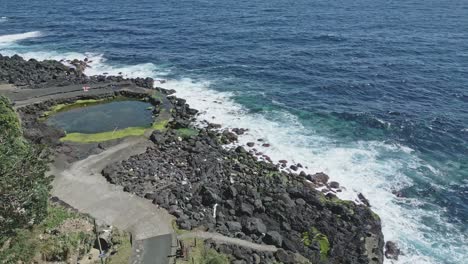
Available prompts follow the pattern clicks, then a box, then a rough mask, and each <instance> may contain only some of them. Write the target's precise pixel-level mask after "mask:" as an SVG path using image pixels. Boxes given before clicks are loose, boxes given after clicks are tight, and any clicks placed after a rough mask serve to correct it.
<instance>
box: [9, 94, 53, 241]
mask: <svg viewBox="0 0 468 264" xmlns="http://www.w3.org/2000/svg"><path fill="white" fill-rule="evenodd" d="M0 131H1V134H0V244H2V242H4V241H5V240H6V239H7V238H8V237H9V236H13V235H15V233H16V232H15V230H16V229H18V228H26V227H30V226H32V225H34V224H37V223H39V222H41V221H42V220H43V219H44V218H45V217H46V214H47V200H48V195H49V189H50V182H51V180H52V179H51V178H50V177H46V175H45V172H46V171H47V162H48V160H47V159H46V158H45V157H46V155H45V151H44V148H43V147H39V146H36V145H32V144H30V143H29V142H27V141H26V140H25V139H24V138H23V133H22V130H21V126H20V122H19V119H18V117H17V115H16V113H15V111H14V110H13V108H12V107H11V103H10V101H9V100H8V99H7V98H5V97H3V96H0Z"/></svg>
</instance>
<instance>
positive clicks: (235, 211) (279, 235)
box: [103, 128, 383, 263]
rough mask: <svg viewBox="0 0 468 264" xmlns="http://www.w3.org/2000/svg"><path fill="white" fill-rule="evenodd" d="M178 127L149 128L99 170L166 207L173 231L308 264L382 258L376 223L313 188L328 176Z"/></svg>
mask: <svg viewBox="0 0 468 264" xmlns="http://www.w3.org/2000/svg"><path fill="white" fill-rule="evenodd" d="M191 129H193V128H191ZM178 130H179V129H168V130H167V131H165V132H160V131H158V132H154V133H153V135H152V137H151V138H152V139H153V141H154V143H155V144H154V145H153V146H149V148H148V150H147V151H146V153H144V154H141V155H138V156H134V157H131V158H130V159H129V160H126V161H123V162H120V163H116V164H113V165H110V166H108V167H106V168H105V169H104V170H103V175H105V177H106V178H107V179H108V180H109V181H110V182H112V183H114V184H118V185H122V186H123V187H124V189H125V190H126V191H128V192H132V193H135V194H137V195H140V196H143V197H145V198H147V199H150V200H152V201H153V203H155V204H158V205H159V206H161V207H164V208H166V209H168V210H169V212H170V213H171V214H173V215H174V216H176V217H177V223H178V225H179V227H180V228H183V229H193V228H202V229H205V230H207V231H213V232H219V233H221V234H224V235H227V236H232V237H237V238H241V239H245V240H248V241H252V242H256V243H265V244H271V245H275V246H277V247H280V248H282V251H280V252H279V253H277V254H275V256H274V257H275V258H276V260H278V261H281V260H284V261H283V262H284V263H294V262H293V261H294V259H295V256H297V255H299V256H302V257H305V258H306V259H308V260H309V261H311V262H312V263H381V262H382V261H383V252H382V248H383V236H382V233H381V227H380V220H379V219H378V218H376V217H375V216H374V214H373V213H372V212H371V210H370V209H369V208H368V207H367V206H365V205H357V204H355V203H353V202H348V201H342V200H339V199H338V198H337V197H336V196H334V195H332V194H328V195H327V196H325V195H323V194H322V193H321V192H319V191H316V190H315V189H314V188H313V187H318V186H322V185H323V184H325V183H326V182H327V181H328V176H326V175H324V174H323V173H319V174H316V175H313V176H311V177H312V178H311V179H313V182H316V183H315V184H314V183H310V182H308V181H306V179H305V178H304V177H302V176H299V175H297V174H292V173H286V172H282V171H280V170H279V168H278V166H277V165H274V164H272V163H267V162H259V161H258V160H257V159H256V158H255V157H254V156H252V155H251V154H249V153H248V152H247V151H245V150H244V149H243V148H242V147H237V148H235V149H231V150H226V149H225V148H224V147H223V146H222V143H223V142H225V140H226V137H228V138H229V137H231V136H232V135H230V134H227V133H225V132H218V131H213V130H210V129H200V130H199V131H198V135H194V136H191V137H188V138H182V137H180V135H179V133H178ZM239 250H242V249H239ZM244 254H245V255H247V252H244ZM241 255H242V254H241ZM249 256H250V255H249ZM239 260H243V261H246V263H255V262H250V261H251V260H249V259H244V258H239ZM288 261H289V262H288ZM264 263H266V262H264Z"/></svg>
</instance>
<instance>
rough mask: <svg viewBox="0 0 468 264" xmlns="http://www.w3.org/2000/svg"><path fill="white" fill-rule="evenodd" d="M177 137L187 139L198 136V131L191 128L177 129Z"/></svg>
mask: <svg viewBox="0 0 468 264" xmlns="http://www.w3.org/2000/svg"><path fill="white" fill-rule="evenodd" d="M176 133H177V135H179V136H180V137H183V138H189V137H192V136H196V135H198V130H196V129H192V128H179V129H177V130H176Z"/></svg>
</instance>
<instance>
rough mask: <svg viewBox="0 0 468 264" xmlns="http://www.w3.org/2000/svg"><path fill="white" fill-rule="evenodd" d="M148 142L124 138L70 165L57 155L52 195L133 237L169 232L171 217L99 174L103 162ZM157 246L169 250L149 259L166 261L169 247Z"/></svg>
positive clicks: (136, 151) (142, 147)
mask: <svg viewBox="0 0 468 264" xmlns="http://www.w3.org/2000/svg"><path fill="white" fill-rule="evenodd" d="M149 144H150V142H149V141H148V140H147V139H145V138H143V137H134V138H126V139H124V140H123V141H122V142H121V143H120V144H118V145H116V146H113V147H111V148H109V149H107V150H105V151H103V152H101V153H99V154H97V155H92V156H89V157H88V158H86V159H84V160H80V161H77V162H75V163H72V164H71V165H68V164H66V162H62V160H63V159H61V158H60V156H59V157H57V158H56V162H55V163H54V165H53V166H51V170H50V174H52V175H54V176H55V179H54V182H53V190H52V195H53V196H57V197H58V198H59V199H61V200H63V201H64V202H66V203H68V204H69V205H71V206H72V207H74V208H76V209H77V210H79V211H80V212H83V213H87V214H89V215H90V216H92V217H93V218H95V219H96V220H97V221H98V222H102V223H105V224H108V225H112V226H115V227H117V228H119V229H120V230H125V231H128V232H131V233H132V235H133V240H134V241H138V240H144V239H148V238H152V237H157V236H162V235H170V234H172V233H173V229H172V226H171V222H172V219H173V217H172V216H171V215H169V214H168V213H167V211H166V210H164V209H160V208H158V207H156V206H155V205H153V204H152V203H151V202H150V201H149V200H146V199H143V198H141V197H138V196H134V195H131V194H130V193H127V192H124V191H123V190H122V187H120V186H116V185H113V184H110V183H108V182H107V181H106V179H105V178H104V177H103V176H102V175H101V171H102V169H103V168H104V167H105V166H106V165H107V164H110V163H113V162H118V161H122V160H125V159H128V158H129V157H130V156H133V155H137V154H140V153H143V152H144V151H145V150H146V147H147V146H148V145H149ZM161 246H163V247H164V248H165V250H169V251H168V252H166V253H164V254H161V255H160V257H161V259H160V260H155V261H154V262H152V263H168V262H167V261H168V260H167V256H168V255H171V254H173V252H172V249H171V248H170V247H166V245H161ZM134 253H135V251H134Z"/></svg>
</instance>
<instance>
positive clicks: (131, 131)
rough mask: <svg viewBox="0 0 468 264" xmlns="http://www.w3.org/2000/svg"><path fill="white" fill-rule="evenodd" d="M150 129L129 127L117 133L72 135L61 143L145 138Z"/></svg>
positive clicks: (62, 139)
mask: <svg viewBox="0 0 468 264" xmlns="http://www.w3.org/2000/svg"><path fill="white" fill-rule="evenodd" d="M147 129H148V128H145V127H127V128H124V129H119V130H115V131H107V132H101V133H94V134H84V133H70V134H67V135H66V136H65V137H63V138H61V139H60V141H70V142H77V143H94V142H104V141H108V140H113V139H119V138H124V137H129V136H143V135H144V134H145V131H146V130H147Z"/></svg>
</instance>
